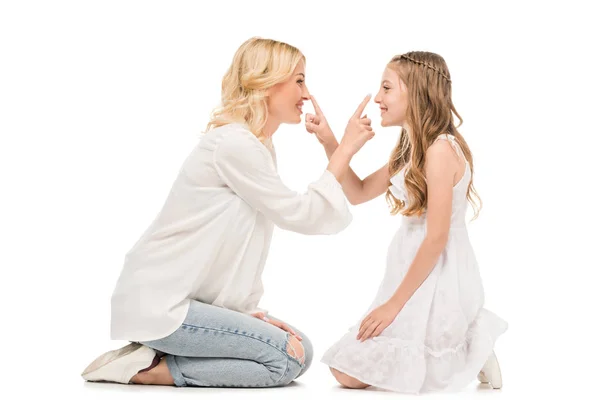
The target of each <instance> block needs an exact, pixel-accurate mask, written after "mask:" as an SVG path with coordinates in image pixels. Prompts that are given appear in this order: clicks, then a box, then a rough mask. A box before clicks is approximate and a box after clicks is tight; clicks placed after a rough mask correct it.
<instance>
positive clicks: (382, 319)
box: [356, 302, 400, 342]
mask: <svg viewBox="0 0 600 400" xmlns="http://www.w3.org/2000/svg"><path fill="white" fill-rule="evenodd" d="M399 312H400V310H399V309H398V307H395V306H394V305H393V304H392V303H389V302H386V303H384V304H382V305H380V306H379V307H377V308H375V309H374V310H373V311H371V312H370V313H369V315H367V316H366V317H365V319H363V321H362V323H361V324H360V329H359V331H358V335H357V336H356V339H357V340H360V341H361V342H364V341H365V340H367V339H369V338H372V337H375V336H379V335H380V334H381V332H383V330H384V329H385V328H387V327H388V326H389V325H390V324H391V323H392V321H394V319H396V316H397V315H398V313H399Z"/></svg>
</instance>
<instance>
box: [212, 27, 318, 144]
mask: <svg viewBox="0 0 600 400" xmlns="http://www.w3.org/2000/svg"><path fill="white" fill-rule="evenodd" d="M300 61H305V62H306V59H305V57H304V55H303V54H302V53H301V52H300V50H298V49H297V48H296V47H294V46H291V45H289V44H287V43H283V42H279V41H276V40H271V39H263V38H259V37H253V38H250V39H248V40H247V41H245V42H244V43H243V44H242V45H241V46H240V47H239V48H238V50H237V51H236V53H235V55H234V57H233V61H232V63H231V65H230V67H229V69H228V70H227V72H226V73H225V75H224V76H223V80H222V83H221V104H220V105H219V106H218V107H217V108H215V109H214V110H213V112H212V113H211V117H210V121H209V122H208V125H207V128H206V130H207V131H208V130H210V129H213V128H217V127H219V126H223V125H226V124H229V123H244V124H246V125H247V126H248V127H249V129H250V131H251V132H252V133H254V135H256V137H257V138H258V139H259V140H260V141H261V142H263V143H264V142H265V140H266V139H267V138H266V137H265V136H264V134H263V133H262V131H263V128H264V126H265V123H266V121H267V101H266V92H267V89H269V88H270V87H272V86H274V85H276V84H278V83H281V82H285V81H286V80H288V79H289V78H290V77H291V76H292V74H293V72H294V70H295V69H296V66H297V65H298V63H299V62H300Z"/></svg>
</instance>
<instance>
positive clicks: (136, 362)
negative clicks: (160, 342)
mask: <svg viewBox="0 0 600 400" xmlns="http://www.w3.org/2000/svg"><path fill="white" fill-rule="evenodd" d="M155 356H156V352H155V351H154V350H153V349H151V348H150V347H147V346H144V345H142V344H139V343H130V344H128V345H127V346H125V347H121V348H120V349H116V350H112V351H108V352H106V353H104V354H102V355H101V356H100V357H98V358H96V359H95V360H94V361H93V362H92V363H91V364H90V365H89V366H88V367H87V368H86V369H85V370H84V371H83V372H82V373H81V376H82V377H83V379H85V380H86V381H92V382H116V383H129V381H130V380H131V378H133V377H134V376H135V375H136V374H137V373H138V372H139V371H140V370H142V369H144V368H148V367H149V366H150V365H152V362H153V361H154V357H155Z"/></svg>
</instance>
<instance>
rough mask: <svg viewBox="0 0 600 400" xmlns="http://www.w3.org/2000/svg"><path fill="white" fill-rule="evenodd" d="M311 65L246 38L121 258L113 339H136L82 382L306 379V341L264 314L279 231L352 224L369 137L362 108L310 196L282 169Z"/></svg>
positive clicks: (287, 49) (259, 383) (260, 383)
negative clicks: (170, 180)
mask: <svg viewBox="0 0 600 400" xmlns="http://www.w3.org/2000/svg"><path fill="white" fill-rule="evenodd" d="M305 75H306V74H305V57H304V55H303V54H302V53H301V52H300V51H299V50H298V49H297V48H295V47H293V46H290V45H288V44H286V43H282V42H277V41H274V40H268V39H261V38H252V39H250V40H248V41H246V42H245V43H243V44H242V45H241V47H240V48H239V49H238V51H237V52H236V54H235V56H234V58H233V62H232V64H231V66H230V68H229V70H228V71H227V73H226V74H225V76H224V78H223V81H222V107H221V108H220V109H218V110H216V112H215V113H214V115H213V117H212V119H211V121H210V123H209V125H208V128H209V132H208V133H206V135H205V136H204V137H203V138H202V139H203V140H201V141H200V143H199V144H198V145H197V146H196V147H195V148H194V149H193V150H192V151H191V154H190V155H189V156H188V158H187V159H186V160H185V162H184V163H183V166H182V168H181V170H180V173H179V175H178V177H177V179H176V180H175V182H174V184H173V187H172V189H171V191H170V193H169V196H168V197H167V199H166V202H165V204H164V206H163V209H162V210H161V212H160V213H159V215H158V216H157V217H156V219H155V220H154V221H153V222H152V224H151V225H150V226H149V227H148V229H147V230H146V232H145V233H144V234H143V235H142V237H141V238H140V239H139V240H138V241H137V243H135V245H134V246H133V248H132V249H131V250H130V251H129V252H128V253H127V255H126V257H125V263H124V266H123V269H122V272H121V275H120V277H119V280H118V282H117V285H116V288H115V290H114V293H113V295H112V315H111V318H112V321H111V338H112V339H115V340H126V341H129V342H131V343H130V344H128V345H127V346H125V347H123V348H121V349H117V350H113V351H110V352H108V353H105V354H103V355H101V356H100V357H98V358H97V359H96V360H94V361H93V362H92V363H91V364H90V365H89V366H88V367H87V368H86V369H85V370H84V371H83V373H82V376H83V378H84V379H85V380H88V381H109V382H116V383H124V384H128V383H135V384H153V385H175V386H220V387H273V386H281V385H286V384H288V383H290V382H292V381H293V380H294V379H296V378H297V377H299V376H300V375H302V374H303V373H304V372H305V371H306V369H307V368H308V367H309V365H310V363H311V359H312V346H311V344H310V342H309V340H308V339H307V338H306V336H305V335H304V334H303V333H302V332H300V331H299V330H297V329H295V328H293V327H292V326H289V325H287V324H285V323H283V322H281V321H279V320H278V319H276V318H274V317H271V316H268V312H267V311H266V310H263V309H260V308H258V303H259V301H260V299H261V296H262V294H263V285H262V280H261V274H262V271H263V267H264V265H265V261H266V258H267V254H268V252H269V246H270V243H271V236H272V232H273V228H274V225H277V226H279V227H280V228H282V229H286V230H291V231H295V232H299V233H302V234H305V235H317V234H335V233H337V232H340V231H342V230H343V229H345V228H346V227H347V226H348V224H349V223H350V221H351V219H352V218H351V214H350V213H349V210H348V206H347V202H346V198H345V196H344V193H343V191H342V188H341V185H340V183H339V182H340V181H341V180H342V179H343V176H344V175H345V174H346V171H347V169H348V164H349V162H350V160H351V158H352V157H353V156H354V154H355V153H356V152H357V151H358V150H359V149H360V148H361V147H362V146H363V145H364V144H365V142H366V141H367V140H369V139H370V138H372V137H373V135H374V134H373V131H372V129H371V127H370V125H369V123H368V122H366V120H365V119H362V120H361V119H360V118H359V117H360V113H361V112H362V110H363V109H364V107H365V106H366V104H367V103H368V101H369V98H366V99H365V100H364V101H363V102H362V104H361V105H360V106H359V108H358V110H357V112H356V114H355V116H353V117H352V118H351V119H350V121H349V123H348V126H347V129H346V133H345V135H344V138H343V139H342V142H341V144H340V145H339V147H338V148H337V150H336V151H335V152H334V153H333V155H332V156H331V160H330V162H329V165H328V166H327V168H326V170H325V171H323V174H322V176H321V177H320V178H319V179H317V180H315V181H314V182H313V183H312V184H310V185H309V187H308V189H307V191H306V192H305V193H302V194H300V193H296V192H294V191H292V190H290V189H288V188H287V187H286V186H285V185H284V183H283V182H282V181H281V179H280V178H279V175H278V173H277V169H276V157H275V150H274V148H273V143H272V140H271V138H272V136H273V134H274V133H275V132H276V131H277V129H278V128H279V126H280V125H281V124H284V123H287V124H298V123H300V122H301V115H302V104H303V102H304V100H307V99H309V93H308V89H307V87H306V85H305V81H304V80H305Z"/></svg>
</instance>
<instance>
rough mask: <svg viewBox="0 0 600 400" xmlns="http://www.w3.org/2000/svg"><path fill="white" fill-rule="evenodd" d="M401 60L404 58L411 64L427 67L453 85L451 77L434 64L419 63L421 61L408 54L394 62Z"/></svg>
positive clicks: (395, 59) (396, 58)
mask: <svg viewBox="0 0 600 400" xmlns="http://www.w3.org/2000/svg"><path fill="white" fill-rule="evenodd" d="M400 58H404V59H405V60H408V61H410V62H413V63H415V64H419V65H423V66H424V67H427V68H429V69H431V70H433V71H435V72H437V73H438V74H440V75H441V76H442V77H443V78H444V79H446V80H447V81H448V82H450V83H452V80H451V79H450V77H449V76H448V75H446V74H445V73H444V72H443V71H442V70H440V69H439V68H437V67H435V66H433V65H432V64H430V63H428V62H425V61H419V60H415V59H414V58H412V57H411V56H409V55H407V54H402V55H400V56H397V57H394V60H393V61H399V60H400Z"/></svg>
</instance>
